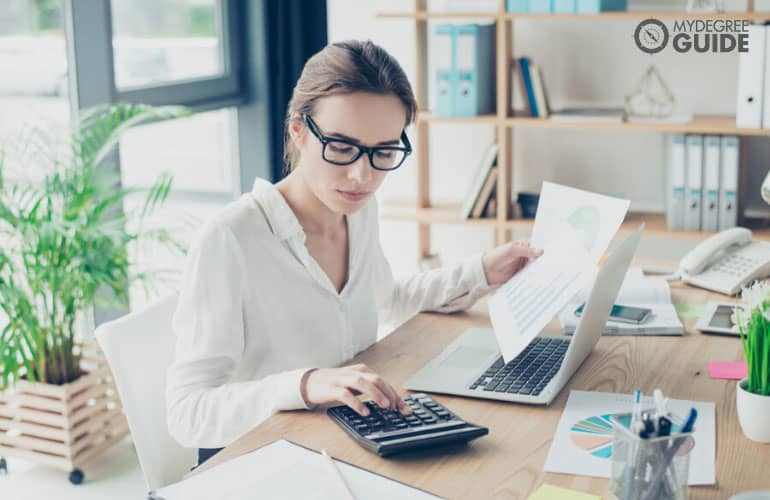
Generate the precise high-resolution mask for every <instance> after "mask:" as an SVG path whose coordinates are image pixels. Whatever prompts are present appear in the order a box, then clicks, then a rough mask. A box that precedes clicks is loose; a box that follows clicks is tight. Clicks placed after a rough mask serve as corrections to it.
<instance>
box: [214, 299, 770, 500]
mask: <svg viewBox="0 0 770 500" xmlns="http://www.w3.org/2000/svg"><path fill="white" fill-rule="evenodd" d="M672 295H673V301H674V302H675V303H692V304H696V303H705V302H707V301H708V300H724V299H725V297H724V296H721V295H717V294H712V293H709V292H706V291H703V290H698V289H695V288H690V287H687V286H684V285H679V284H674V285H673V286H672ZM694 323H695V319H694V318H686V319H685V324H686V326H687V330H688V334H687V335H686V336H684V337H677V338H669V337H648V338H643V337H602V339H601V340H600V341H599V343H598V344H597V346H596V348H595V349H594V351H593V353H592V354H591V356H590V357H589V358H588V359H587V360H586V362H585V363H584V364H583V366H582V367H581V368H580V369H579V370H578V372H577V373H576V374H575V376H574V377H573V378H572V380H571V381H570V383H569V384H568V385H567V387H565V388H564V389H563V390H562V391H561V393H560V394H559V396H558V398H557V399H556V400H554V402H553V403H552V404H551V405H550V406H549V407H540V406H528V405H520V404H511V403H502V402H501V403H497V402H490V401H486V400H480V399H470V398H459V397H451V396H444V395H434V397H435V398H436V399H437V400H438V401H440V402H441V403H442V404H445V405H447V406H448V407H449V408H450V409H451V410H452V411H454V412H456V413H457V414H458V415H459V416H460V417H462V418H464V419H466V420H468V421H470V422H474V423H477V424H481V425H484V426H487V427H489V435H488V436H485V437H482V438H480V439H478V440H476V441H473V442H472V443H471V444H469V445H468V446H466V447H455V448H452V449H451V451H450V452H448V453H447V452H443V453H438V452H435V451H431V452H420V453H416V454H409V455H406V456H397V457H395V458H388V459H383V458H380V457H378V456H376V455H374V454H372V453H370V452H368V451H366V450H364V449H363V448H362V447H360V446H359V445H357V444H356V443H355V442H354V441H353V440H352V439H351V438H350V437H348V436H347V435H346V434H345V433H344V432H343V431H342V430H341V429H340V428H339V427H337V425H336V424H334V423H333V422H332V421H331V419H329V418H328V417H327V416H326V414H325V413H324V412H323V411H322V410H317V411H312V412H309V411H302V412H284V413H280V414H277V415H275V416H273V417H271V418H270V419H268V420H267V421H265V422H263V423H262V424H261V425H259V426H257V427H256V428H254V429H253V430H252V431H251V432H249V433H248V434H246V435H244V436H243V437H241V438H240V439H239V440H238V441H236V442H235V443H233V444H232V445H230V446H229V447H227V448H226V449H225V450H223V451H222V452H220V453H219V454H218V455H216V456H215V457H214V458H212V459H211V460H209V462H207V463H206V464H205V465H204V467H201V470H204V469H206V468H208V467H211V466H214V465H216V464H218V463H222V462H224V461H226V460H229V459H231V458H234V457H236V456H238V455H241V454H243V453H246V452H248V451H250V450H253V449H255V448H257V447H260V446H262V445H264V444H266V443H269V442H271V441H273V440H275V439H279V438H286V439H289V440H291V441H294V442H297V443H299V444H302V445H305V446H307V447H310V448H313V449H315V450H321V449H322V448H326V449H328V450H329V453H331V454H332V456H334V457H336V458H340V459H342V460H345V461H347V462H350V463H353V464H356V465H359V466H361V467H364V468H366V469H369V470H373V471H376V472H379V473H381V474H384V475H386V476H389V477H391V478H394V479H398V480H399V481H403V482H404V483H407V484H410V485H413V486H416V487H418V488H422V489H425V490H427V491H429V492H431V493H434V494H436V495H440V496H443V497H446V498H470V499H487V498H506V499H525V498H527V496H528V495H529V494H530V493H532V492H533V491H534V490H535V489H536V488H537V487H538V486H539V485H540V484H541V483H543V482H547V483H552V484H556V485H559V486H564V487H567V488H573V489H576V490H581V491H586V492H591V493H594V494H598V495H602V496H604V495H606V492H607V480H605V479H597V478H591V477H583V476H570V475H562V474H551V473H544V472H543V465H544V463H545V459H546V456H547V454H548V450H549V448H550V447H551V439H552V436H553V435H554V433H555V432H556V426H557V424H558V422H559V418H560V417H561V414H562V410H563V409H564V405H565V402H566V401H567V396H568V395H569V392H570V390H571V389H581V390H590V391H604V392H621V393H631V392H632V391H633V390H635V389H637V388H641V389H642V390H643V392H644V393H645V394H651V393H652V391H653V389H655V388H656V387H660V388H661V389H663V392H664V394H665V395H666V396H668V397H671V398H675V399H690V400H696V401H713V402H715V403H716V419H717V457H716V458H717V468H716V473H717V485H716V486H708V487H703V486H698V487H691V488H690V498H693V499H701V498H708V499H719V500H724V499H726V498H728V497H729V496H730V495H733V494H735V493H737V492H741V491H747V490H752V489H766V488H770V475H769V474H768V469H767V464H768V463H770V446H767V445H760V444H757V443H754V442H752V441H749V440H748V439H746V438H745V437H744V436H743V433H742V432H741V429H740V426H739V424H738V419H737V417H736V413H735V386H736V383H735V382H728V381H723V380H711V379H710V378H709V376H708V371H707V368H706V362H707V361H709V360H720V361H734V360H741V359H743V355H742V354H741V345H740V340H739V339H738V338H733V337H719V336H710V335H703V334H701V333H698V332H695V331H694V329H693V327H694ZM473 326H489V318H488V314H487V311H486V304H485V303H483V302H481V303H479V304H477V305H476V306H475V307H474V308H473V309H471V310H470V311H468V312H466V313H461V314H454V315H442V314H420V315H418V316H416V317H415V318H413V319H412V320H411V321H409V322H408V323H406V324H404V325H403V326H402V327H400V328H399V329H398V330H396V331H395V332H394V333H392V334H391V335H389V336H388V337H387V338H385V339H384V340H383V341H381V342H379V343H378V344H376V345H374V346H372V347H371V348H369V349H367V350H366V351H364V352H362V353H361V354H359V355H358V356H357V357H356V358H355V359H354V361H353V362H363V363H366V364H367V365H369V366H370V367H371V368H372V369H374V370H376V371H377V372H378V373H380V374H381V375H382V376H383V377H384V378H385V379H386V380H388V381H389V382H390V383H392V384H393V385H394V387H397V388H398V387H402V386H403V383H404V382H405V381H406V380H407V379H408V378H409V377H410V376H411V375H412V374H413V373H415V372H416V371H417V370H418V369H419V368H420V367H422V366H423V365H424V364H425V363H426V362H427V361H428V360H430V359H431V358H433V357H434V356H436V355H437V354H438V353H440V352H441V350H442V349H443V348H444V347H445V346H446V345H447V344H448V343H449V342H450V341H452V340H453V339H454V338H455V337H457V336H458V335H460V334H461V333H462V332H463V331H464V330H465V329H466V328H469V327H473Z"/></svg>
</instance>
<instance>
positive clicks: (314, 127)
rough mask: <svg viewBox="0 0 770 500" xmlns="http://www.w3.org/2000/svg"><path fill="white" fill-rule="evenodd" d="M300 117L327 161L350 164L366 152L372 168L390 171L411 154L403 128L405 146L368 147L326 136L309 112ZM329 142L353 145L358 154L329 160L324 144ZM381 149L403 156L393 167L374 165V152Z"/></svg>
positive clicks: (409, 144)
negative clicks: (314, 137)
mask: <svg viewBox="0 0 770 500" xmlns="http://www.w3.org/2000/svg"><path fill="white" fill-rule="evenodd" d="M302 118H303V120H304V122H305V125H307V128H308V129H309V130H310V132H311V133H312V134H313V135H314V136H316V138H317V139H318V140H319V141H320V142H321V144H323V149H322V151H321V156H322V157H323V159H324V160H326V161H328V162H329V163H333V164H334V165H340V166H345V165H351V164H353V163H355V162H356V161H358V159H359V158H361V155H362V154H364V153H366V154H367V155H368V156H369V165H370V166H371V167H372V168H373V169H375V170H381V171H383V172H390V171H393V170H396V169H397V168H398V167H400V166H401V165H403V164H404V160H406V157H407V156H409V155H410V154H412V144H411V143H410V142H409V138H408V137H407V136H406V131H405V130H402V131H401V142H403V143H404V146H406V147H403V148H402V147H400V146H373V147H368V146H364V145H362V144H358V143H356V142H353V141H349V140H347V139H339V138H336V137H335V138H331V137H326V136H325V135H323V134H322V133H321V131H320V130H319V129H318V125H316V124H315V122H314V121H313V119H312V118H310V115H309V114H307V113H305V114H304V115H303V116H302ZM330 142H341V143H343V144H347V145H348V146H353V147H355V148H357V149H358V154H356V155H355V156H354V157H353V158H352V159H351V160H350V161H346V162H339V161H335V160H330V159H328V158H327V157H326V146H327V145H328V144H329V143H330ZM383 150H384V151H401V152H403V153H404V157H403V158H401V161H400V162H398V165H396V166H394V167H390V168H381V167H378V166H375V164H374V153H376V152H378V151H383Z"/></svg>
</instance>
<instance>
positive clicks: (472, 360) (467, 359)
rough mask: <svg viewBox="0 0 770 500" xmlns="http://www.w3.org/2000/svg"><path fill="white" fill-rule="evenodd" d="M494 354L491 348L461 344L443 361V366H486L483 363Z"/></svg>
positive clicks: (465, 367)
mask: <svg viewBox="0 0 770 500" xmlns="http://www.w3.org/2000/svg"><path fill="white" fill-rule="evenodd" d="M492 354H494V351H492V350H490V349H484V348H480V347H471V346H460V347H458V348H457V349H455V350H454V351H452V354H450V355H449V356H447V357H446V358H445V359H444V361H443V362H442V363H441V366H442V367H443V368H460V369H469V368H475V369H479V368H485V367H484V366H482V363H484V361H486V360H487V359H489V357H490V356H491V355H492Z"/></svg>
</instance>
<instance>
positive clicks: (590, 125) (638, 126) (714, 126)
mask: <svg viewBox="0 0 770 500" xmlns="http://www.w3.org/2000/svg"><path fill="white" fill-rule="evenodd" d="M505 123H506V124H507V125H509V126H511V127H547V128H585V129H612V130H648V131H653V132H671V133H679V134H719V135H753V136H767V135H770V129H751V128H738V127H736V126H735V117H734V116H720V115H695V116H694V117H693V119H692V120H691V121H690V122H688V123H634V122H622V123H607V122H599V121H596V122H592V121H585V122H582V121H579V122H563V121H554V120H549V119H542V118H530V117H515V118H507V119H506V120H505Z"/></svg>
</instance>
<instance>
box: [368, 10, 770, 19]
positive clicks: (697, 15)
mask: <svg viewBox="0 0 770 500" xmlns="http://www.w3.org/2000/svg"><path fill="white" fill-rule="evenodd" d="M499 16H500V13H498V12H428V11H417V12H381V13H379V14H377V17H378V18H380V19H415V20H418V21H424V20H428V19H487V20H491V19H497V18H498V17H499ZM503 17H504V18H505V19H508V20H515V19H551V20H559V19H569V20H586V21H596V20H605V21H610V20H618V19H625V20H632V21H635V20H641V19H646V18H648V17H654V18H656V19H747V20H750V21H752V20H762V19H768V18H770V12H720V13H701V12H677V11H630V12H629V11H623V12H601V13H598V14H561V13H529V12H528V13H518V12H504V13H503Z"/></svg>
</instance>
